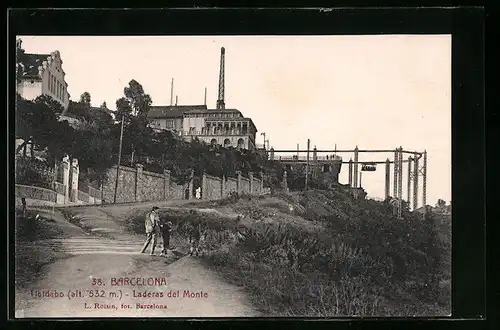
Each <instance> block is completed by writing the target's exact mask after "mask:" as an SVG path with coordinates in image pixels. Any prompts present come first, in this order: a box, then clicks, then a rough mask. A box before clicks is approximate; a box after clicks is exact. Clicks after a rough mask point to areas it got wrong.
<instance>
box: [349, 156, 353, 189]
mask: <svg viewBox="0 0 500 330" xmlns="http://www.w3.org/2000/svg"><path fill="white" fill-rule="evenodd" d="M349 187H350V188H352V159H349Z"/></svg>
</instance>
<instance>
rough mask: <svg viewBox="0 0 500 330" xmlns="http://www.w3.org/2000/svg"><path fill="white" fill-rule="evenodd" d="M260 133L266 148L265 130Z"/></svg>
mask: <svg viewBox="0 0 500 330" xmlns="http://www.w3.org/2000/svg"><path fill="white" fill-rule="evenodd" d="M260 135H262V136H264V149H266V132H262V133H260Z"/></svg>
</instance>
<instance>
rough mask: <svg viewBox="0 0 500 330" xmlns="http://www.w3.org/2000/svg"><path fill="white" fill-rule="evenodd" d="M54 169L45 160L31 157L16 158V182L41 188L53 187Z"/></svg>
mask: <svg viewBox="0 0 500 330" xmlns="http://www.w3.org/2000/svg"><path fill="white" fill-rule="evenodd" d="M53 182H54V171H53V169H52V168H50V167H48V166H47V165H46V164H45V163H44V162H42V161H39V160H36V159H31V158H26V159H25V158H18V159H16V183H17V184H21V185H27V186H36V187H41V188H47V189H51V188H52V183H53Z"/></svg>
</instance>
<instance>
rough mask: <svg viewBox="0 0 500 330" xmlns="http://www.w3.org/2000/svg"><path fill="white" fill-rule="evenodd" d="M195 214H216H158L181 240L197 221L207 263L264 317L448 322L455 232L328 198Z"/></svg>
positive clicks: (218, 206)
mask: <svg viewBox="0 0 500 330" xmlns="http://www.w3.org/2000/svg"><path fill="white" fill-rule="evenodd" d="M196 207H197V208H209V209H215V210H217V211H218V212H211V213H210V212H208V213H207V212H206V211H205V212H193V211H189V210H163V211H162V216H167V217H170V219H171V220H172V221H173V222H174V228H175V239H176V241H178V242H185V237H186V232H187V229H188V227H189V224H192V223H193V222H198V221H201V222H202V223H203V224H204V227H205V228H207V230H206V232H207V238H206V240H205V241H204V242H203V244H204V247H205V250H206V251H207V255H206V256H205V258H204V259H203V260H204V262H206V264H207V265H208V266H209V267H212V268H214V269H215V270H216V271H217V272H218V273H219V274H221V276H223V277H224V278H226V279H227V280H229V281H231V282H233V283H235V284H238V285H241V286H243V287H244V288H245V290H246V291H247V292H248V293H249V295H250V297H251V298H252V300H253V303H254V304H255V305H256V306H257V307H258V308H259V309H260V310H261V311H262V312H263V313H264V314H266V315H273V316H287V315H289V316H302V315H306V316H333V315H353V314H356V315H386V316H387V315H389V316H397V315H399V316H409V315H447V314H449V313H450V297H451V296H450V264H449V260H450V255H451V248H450V245H449V232H450V231H447V230H446V229H447V228H449V225H448V224H446V223H445V222H442V221H441V219H438V217H435V218H434V219H430V220H429V221H423V220H422V218H421V217H412V215H411V214H409V213H408V212H405V214H404V216H405V219H402V220H398V219H396V218H394V217H393V216H392V214H391V210H390V208H389V207H388V206H387V205H385V204H384V203H381V202H375V201H370V200H368V201H364V200H363V201H355V200H353V199H352V198H351V197H350V196H348V195H346V194H343V193H342V192H326V191H309V192H306V193H297V194H295V195H281V196H269V197H260V198H255V197H254V198H249V197H244V196H243V197H242V198H239V199H232V200H230V199H228V200H224V201H217V202H207V203H205V204H197V205H196ZM236 214H239V215H241V217H240V219H237V218H236V217H235V215H236ZM130 220H131V221H130V224H131V227H130V228H131V230H134V229H135V226H141V227H142V223H143V221H142V220H143V217H142V214H136V215H135V216H133V217H131V218H130ZM141 229H142V228H141Z"/></svg>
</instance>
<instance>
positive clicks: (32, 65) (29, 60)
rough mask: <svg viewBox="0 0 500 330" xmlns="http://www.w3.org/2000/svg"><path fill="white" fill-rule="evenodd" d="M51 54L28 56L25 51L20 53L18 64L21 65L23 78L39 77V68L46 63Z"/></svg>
mask: <svg viewBox="0 0 500 330" xmlns="http://www.w3.org/2000/svg"><path fill="white" fill-rule="evenodd" d="M48 57H50V54H28V53H24V52H23V51H21V52H19V53H18V60H17V63H18V65H20V67H21V68H20V73H21V75H22V76H26V77H34V76H38V67H39V66H41V65H42V63H43V61H46V60H47V58H48Z"/></svg>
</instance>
